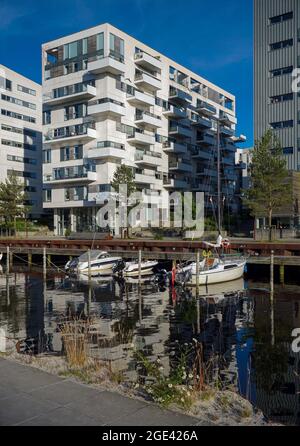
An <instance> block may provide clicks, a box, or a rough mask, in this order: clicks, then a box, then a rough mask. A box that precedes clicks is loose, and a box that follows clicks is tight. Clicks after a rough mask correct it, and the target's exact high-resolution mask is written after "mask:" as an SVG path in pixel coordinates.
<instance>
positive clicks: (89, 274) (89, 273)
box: [88, 249, 92, 280]
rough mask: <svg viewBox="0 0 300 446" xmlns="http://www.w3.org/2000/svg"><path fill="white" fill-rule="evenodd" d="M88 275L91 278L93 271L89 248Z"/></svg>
mask: <svg viewBox="0 0 300 446" xmlns="http://www.w3.org/2000/svg"><path fill="white" fill-rule="evenodd" d="M88 277H89V280H91V277H92V271H91V250H90V249H89V250H88Z"/></svg>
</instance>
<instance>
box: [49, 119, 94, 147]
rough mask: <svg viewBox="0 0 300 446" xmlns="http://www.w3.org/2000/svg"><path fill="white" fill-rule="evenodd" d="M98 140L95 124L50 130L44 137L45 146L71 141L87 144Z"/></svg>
mask: <svg viewBox="0 0 300 446" xmlns="http://www.w3.org/2000/svg"><path fill="white" fill-rule="evenodd" d="M96 138H97V131H96V130H95V124H94V123H89V124H78V125H72V126H69V127H61V128H58V129H54V130H50V131H49V132H48V133H46V134H45V135H44V144H54V143H55V144H59V143H66V142H69V141H70V142H71V141H82V142H87V141H90V140H92V139H96Z"/></svg>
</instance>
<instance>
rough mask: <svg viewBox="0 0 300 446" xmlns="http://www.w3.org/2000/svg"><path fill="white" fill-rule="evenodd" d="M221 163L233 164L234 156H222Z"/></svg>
mask: <svg viewBox="0 0 300 446" xmlns="http://www.w3.org/2000/svg"><path fill="white" fill-rule="evenodd" d="M222 163H223V164H224V165H226V166H233V167H234V166H235V159H234V157H223V158H222Z"/></svg>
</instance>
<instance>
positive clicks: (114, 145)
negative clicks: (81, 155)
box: [96, 141, 125, 150]
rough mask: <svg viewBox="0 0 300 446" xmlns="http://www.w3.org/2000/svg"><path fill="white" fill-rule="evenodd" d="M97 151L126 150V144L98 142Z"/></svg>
mask: <svg viewBox="0 0 300 446" xmlns="http://www.w3.org/2000/svg"><path fill="white" fill-rule="evenodd" d="M96 149H119V150H125V146H124V144H120V143H117V142H114V141H98V142H97V147H96Z"/></svg>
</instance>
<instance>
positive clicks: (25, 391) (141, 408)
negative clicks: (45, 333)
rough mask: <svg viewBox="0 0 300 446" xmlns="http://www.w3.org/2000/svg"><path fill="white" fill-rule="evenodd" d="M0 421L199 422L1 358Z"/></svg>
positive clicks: (77, 423)
mask: <svg viewBox="0 0 300 446" xmlns="http://www.w3.org/2000/svg"><path fill="white" fill-rule="evenodd" d="M0 383H1V385H0V425H1V426H7V425H24V426H195V425H197V424H199V420H198V419H196V418H193V417H189V416H186V415H182V414H179V413H175V412H171V411H168V410H163V409H161V408H159V407H157V406H155V405H153V404H149V403H147V402H144V401H140V400H136V399H132V398H128V397H125V396H122V395H120V394H118V393H115V392H110V391H107V390H103V389H96V388H93V387H90V386H87V385H85V384H80V383H77V382H74V381H71V380H70V379H68V378H67V379H65V378H60V377H57V376H54V375H51V374H49V373H46V372H43V371H41V370H38V369H34V368H32V367H30V366H25V365H22V364H19V363H16V362H13V361H10V360H7V359H3V358H0Z"/></svg>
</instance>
